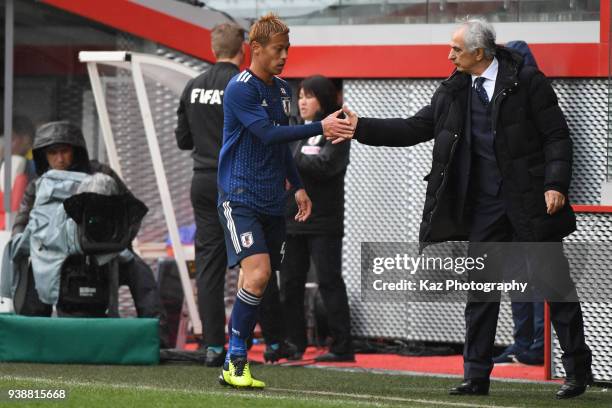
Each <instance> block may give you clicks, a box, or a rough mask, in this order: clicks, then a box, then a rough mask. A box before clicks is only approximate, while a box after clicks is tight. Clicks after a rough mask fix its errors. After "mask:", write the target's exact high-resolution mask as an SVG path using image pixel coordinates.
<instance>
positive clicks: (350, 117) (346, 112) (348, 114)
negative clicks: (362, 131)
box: [327, 104, 359, 144]
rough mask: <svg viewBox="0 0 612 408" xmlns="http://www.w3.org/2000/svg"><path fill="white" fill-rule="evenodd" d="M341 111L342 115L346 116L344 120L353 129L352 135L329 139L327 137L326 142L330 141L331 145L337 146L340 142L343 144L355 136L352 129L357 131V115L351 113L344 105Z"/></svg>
mask: <svg viewBox="0 0 612 408" xmlns="http://www.w3.org/2000/svg"><path fill="white" fill-rule="evenodd" d="M342 111H343V112H344V115H345V116H346V118H347V119H348V120H349V122H350V123H351V127H352V128H353V133H351V136H350V137H337V138H330V137H328V138H327V140H331V141H332V144H338V143H342V142H344V141H346V140H350V139H352V138H353V135H354V134H355V130H354V129H357V122H358V121H359V117H358V116H357V114H356V113H355V112H353V111H352V110H350V109H349V108H348V106H347V105H346V104H344V105H343V106H342Z"/></svg>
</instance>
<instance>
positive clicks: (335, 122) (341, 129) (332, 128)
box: [321, 109, 355, 140]
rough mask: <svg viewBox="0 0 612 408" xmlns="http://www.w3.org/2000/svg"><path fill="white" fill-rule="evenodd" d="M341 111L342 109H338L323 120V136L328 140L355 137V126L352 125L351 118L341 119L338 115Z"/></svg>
mask: <svg viewBox="0 0 612 408" xmlns="http://www.w3.org/2000/svg"><path fill="white" fill-rule="evenodd" d="M341 113H342V109H338V110H337V111H336V112H334V113H332V114H331V115H329V116H328V117H326V118H325V119H323V121H322V122H321V125H323V136H325V137H326V138H327V139H328V140H334V139H338V138H342V139H350V138H352V137H353V133H354V132H355V128H354V127H353V126H352V125H351V121H350V119H349V118H343V119H340V118H339V117H338V115H340V114H341Z"/></svg>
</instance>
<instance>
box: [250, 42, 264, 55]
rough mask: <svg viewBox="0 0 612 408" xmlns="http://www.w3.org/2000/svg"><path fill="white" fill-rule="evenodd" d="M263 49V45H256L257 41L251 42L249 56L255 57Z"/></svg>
mask: <svg viewBox="0 0 612 408" xmlns="http://www.w3.org/2000/svg"><path fill="white" fill-rule="evenodd" d="M262 48H263V45H261V44H260V43H258V42H257V41H253V42H252V43H251V54H252V55H257V54H259V53H260V52H261V49H262Z"/></svg>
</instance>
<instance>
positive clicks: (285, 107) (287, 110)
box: [281, 88, 291, 116]
mask: <svg viewBox="0 0 612 408" xmlns="http://www.w3.org/2000/svg"><path fill="white" fill-rule="evenodd" d="M281 89H283V88H281ZM281 102H282V103H283V110H284V111H285V115H287V116H290V115H291V98H290V97H288V96H283V97H281Z"/></svg>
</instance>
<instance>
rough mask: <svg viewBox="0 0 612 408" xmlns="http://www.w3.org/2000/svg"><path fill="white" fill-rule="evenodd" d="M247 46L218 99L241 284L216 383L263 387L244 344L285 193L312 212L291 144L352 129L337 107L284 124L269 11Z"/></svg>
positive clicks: (226, 219)
mask: <svg viewBox="0 0 612 408" xmlns="http://www.w3.org/2000/svg"><path fill="white" fill-rule="evenodd" d="M249 42H250V46H251V56H252V61H251V65H250V68H249V69H247V70H245V71H242V72H241V73H239V74H238V75H236V76H235V77H233V78H232V79H231V80H230V82H229V83H228V85H227V87H226V88H225V93H224V100H223V109H224V124H223V146H222V148H221V153H220V156H219V173H218V184H219V205H218V210H219V217H220V219H221V224H222V225H223V228H224V233H225V243H226V249H227V257H228V266H230V267H231V266H235V265H238V264H239V265H240V267H241V269H242V272H243V283H242V287H241V288H240V289H239V290H238V294H237V296H236V302H235V303H234V308H233V309H232V314H231V317H230V321H229V324H228V329H229V335H230V342H229V349H228V352H227V356H226V359H225V364H224V365H223V371H222V373H221V376H220V378H219V381H220V383H221V384H224V385H231V386H234V387H240V388H242V387H250V388H263V387H264V386H265V384H264V382H263V381H259V380H256V379H254V378H253V377H252V376H251V372H250V368H249V363H248V360H247V346H246V340H247V338H248V337H249V336H250V335H251V333H252V331H253V328H254V326H255V323H256V319H257V309H258V306H259V304H260V302H261V298H262V296H263V293H264V291H265V289H266V285H267V283H268V280H269V279H270V276H271V274H272V271H277V270H278V269H279V267H280V263H281V259H282V254H283V246H284V241H285V221H284V212H285V206H286V197H287V192H288V190H289V191H295V200H296V202H297V205H298V213H297V214H296V216H295V218H296V220H298V221H306V219H307V218H308V216H309V215H310V211H311V208H312V203H311V201H310V199H309V198H308V195H307V194H306V191H305V190H304V188H303V187H302V183H301V181H300V177H299V175H298V172H297V169H296V166H295V163H294V162H293V157H292V154H291V151H290V149H289V145H288V142H291V141H294V140H299V139H304V138H309V137H312V136H317V135H321V134H322V135H324V136H326V137H327V136H329V137H338V136H340V137H342V136H344V137H347V136H350V135H352V134H353V131H354V128H353V127H352V125H351V123H350V121H349V120H348V119H344V118H339V117H338V116H339V115H341V113H342V110H339V111H337V112H334V113H333V114H331V115H329V116H328V117H326V118H325V119H323V120H322V121H321V122H313V123H310V124H308V125H300V126H288V123H289V115H290V113H291V88H290V86H289V85H288V84H287V83H286V82H285V81H283V80H282V79H280V78H278V77H277V76H276V75H278V74H280V73H281V72H282V70H283V68H284V66H285V63H286V61H287V54H288V51H289V28H288V27H287V25H286V24H285V23H283V22H282V21H281V20H280V19H278V17H277V16H275V15H274V14H268V15H265V16H263V17H261V18H260V19H259V20H258V21H257V22H256V23H255V24H254V25H253V27H252V28H251V30H250V32H249ZM278 318H279V319H280V318H282V317H281V316H279V317H278Z"/></svg>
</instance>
